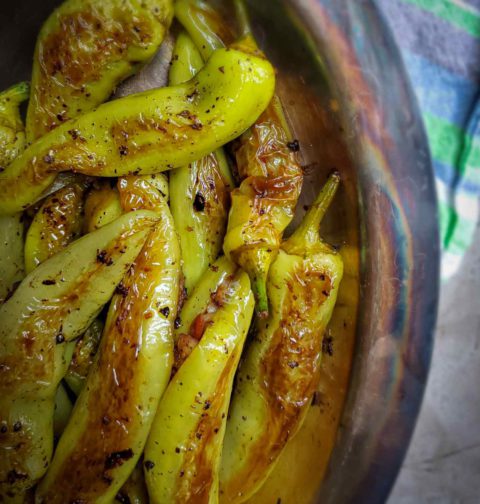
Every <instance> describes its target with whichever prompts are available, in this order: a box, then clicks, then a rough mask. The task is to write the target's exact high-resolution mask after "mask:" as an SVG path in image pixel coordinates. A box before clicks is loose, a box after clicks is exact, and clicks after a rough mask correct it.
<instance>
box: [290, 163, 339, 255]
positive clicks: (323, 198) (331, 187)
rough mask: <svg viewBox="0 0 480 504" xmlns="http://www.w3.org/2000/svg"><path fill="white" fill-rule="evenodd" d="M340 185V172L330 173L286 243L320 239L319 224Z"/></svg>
mask: <svg viewBox="0 0 480 504" xmlns="http://www.w3.org/2000/svg"><path fill="white" fill-rule="evenodd" d="M339 185H340V174H339V173H338V172H334V173H332V174H331V175H330V176H329V177H328V180H327V182H326V183H325V185H324V186H323V188H322V190H321V191H320V194H319V195H318V196H317V198H316V200H315V201H314V203H313V205H312V206H311V207H310V209H309V210H308V212H307V213H306V214H305V217H304V218H303V221H302V223H301V224H300V226H299V227H298V228H297V229H296V231H295V232H294V233H293V234H292V236H291V237H290V238H289V239H288V243H289V244H292V245H297V246H298V245H300V244H305V245H307V246H308V245H314V244H316V243H318V242H319V241H320V231H319V229H320V224H321V222H322V220H323V218H324V216H325V214H326V212H327V210H328V208H329V206H330V204H331V203H332V200H333V198H334V197H335V194H336V192H337V189H338V187H339Z"/></svg>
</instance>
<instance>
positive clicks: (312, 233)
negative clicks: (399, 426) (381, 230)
mask: <svg viewBox="0 0 480 504" xmlns="http://www.w3.org/2000/svg"><path fill="white" fill-rule="evenodd" d="M338 183H339V177H338V176H337V175H333V176H332V177H331V178H330V179H329V181H328V182H327V184H326V185H325V187H324V188H323V190H322V191H321V193H320V195H319V197H318V198H317V200H316V202H315V203H314V205H313V206H312V208H311V209H310V210H309V212H308V213H307V215H306V216H305V219H304V221H303V223H302V224H301V225H300V227H299V228H298V229H297V230H296V231H295V233H294V234H293V235H292V236H291V237H290V238H289V239H288V240H287V241H286V242H284V243H283V245H282V249H281V250H280V252H279V254H278V256H277V258H276V259H275V261H274V263H273V264H272V267H271V268H270V272H269V276H268V295H269V299H270V307H271V311H270V315H269V317H268V319H259V320H257V325H256V331H255V333H254V335H253V338H252V342H251V345H250V347H249V348H248V350H247V352H246V356H245V361H244V362H243V363H242V366H241V369H240V371H239V373H238V376H237V379H236V385H235V390H234V394H233V397H232V404H231V408H230V413H229V420H228V422H227V431H226V435H225V443H224V449H223V455H222V466H221V472H220V492H221V499H220V500H221V502H225V503H229V504H230V503H240V502H244V501H246V500H247V499H248V498H249V497H250V496H251V495H252V494H253V493H254V492H255V491H256V490H258V489H259V487H260V486H261V485H262V483H263V482H264V481H265V479H266V478H267V476H268V474H269V473H270V472H271V470H272V469H273V467H274V465H275V463H276V461H277V460H278V457H279V455H280V453H281V452H282V450H283V448H284V447H285V445H286V443H287V442H288V441H289V440H290V439H291V438H292V437H293V436H294V435H295V433H296V432H297V431H298V429H299V428H300V426H301V424H302V422H303V420H304V418H305V415H306V413H307V411H308V408H309V405H310V403H311V400H312V396H313V393H314V391H315V390H316V389H317V386H318V380H319V368H320V358H321V355H322V340H323V334H324V332H325V328H326V326H327V324H328V322H329V320H330V317H331V315H332V311H333V308H334V306H335V302H336V298H337V293H338V288H339V284H340V281H341V278H342V274H343V262H342V259H341V257H340V254H338V253H337V252H336V251H335V250H334V249H333V248H331V247H330V246H329V245H327V244H326V243H324V242H323V241H322V240H321V239H320V236H319V225H320V222H321V220H322V218H323V215H324V214H325V211H326V210H327V208H328V206H329V205H330V203H331V201H332V199H333V196H334V194H335V191H336V189H337V187H338Z"/></svg>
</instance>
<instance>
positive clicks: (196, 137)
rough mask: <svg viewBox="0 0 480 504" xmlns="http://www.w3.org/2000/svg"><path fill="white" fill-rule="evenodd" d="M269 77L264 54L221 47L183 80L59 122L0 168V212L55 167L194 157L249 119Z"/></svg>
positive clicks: (149, 166)
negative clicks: (184, 81) (192, 74)
mask: <svg viewBox="0 0 480 504" xmlns="http://www.w3.org/2000/svg"><path fill="white" fill-rule="evenodd" d="M274 82H275V77H274V72H273V68H272V66H271V65H270V64H269V63H268V62H267V61H265V60H264V59H262V58H257V57H254V56H252V55H249V54H246V53H244V52H241V51H236V50H224V49H223V50H218V51H216V52H215V53H214V54H212V56H211V58H210V59H209V61H208V62H207V64H206V65H205V67H204V68H203V69H202V70H201V71H200V72H199V73H198V74H197V76H196V77H194V78H193V79H192V80H190V81H188V82H186V83H185V84H180V85H178V86H174V87H168V88H162V89H156V90H152V91H147V92H144V93H140V94H138V95H131V96H128V97H126V98H120V99H118V100H115V101H113V102H109V103H105V104H103V105H100V107H98V109H96V110H95V111H92V112H87V113H86V114H84V115H83V116H81V117H79V118H77V119H73V120H70V121H67V122H65V123H63V124H62V125H61V126H59V127H58V128H56V129H55V130H53V131H51V132H50V133H47V134H46V135H45V136H43V137H42V138H40V139H39V140H37V141H36V142H35V143H33V144H32V145H31V146H30V147H29V148H28V149H27V150H26V151H25V152H24V153H23V155H21V156H19V157H18V158H16V159H15V160H14V161H13V162H12V163H11V164H10V165H9V166H8V167H7V168H6V170H5V171H4V172H2V173H0V193H1V194H2V199H1V200H0V215H3V214H9V213H15V212H17V211H20V210H21V209H22V208H25V207H26V206H28V205H29V204H30V203H31V202H32V201H35V199H36V198H37V197H38V195H39V194H41V193H42V192H43V191H44V190H45V189H46V188H47V187H48V186H49V185H50V184H51V183H52V182H53V180H54V178H55V175H56V174H57V173H59V172H62V171H68V170H73V171H75V172H78V173H84V174H87V175H97V176H123V175H128V174H132V173H135V174H149V173H157V172H160V171H164V170H167V169H171V168H178V167H180V166H184V165H186V164H188V163H190V162H192V161H194V160H196V159H199V158H200V157H202V156H205V155H207V154H209V153H210V152H213V151H214V150H215V149H216V148H218V147H220V146H221V145H223V144H224V143H226V142H228V141H230V140H231V139H233V138H235V137H236V136H238V135H239V134H240V133H241V132H243V131H244V130H245V129H246V128H248V127H249V126H250V125H251V124H252V123H253V122H254V121H255V120H256V119H257V117H258V116H259V115H260V114H261V113H262V111H263V110H264V109H265V107H266V106H267V104H268V102H269V101H270V99H271V97H272V93H273V88H274Z"/></svg>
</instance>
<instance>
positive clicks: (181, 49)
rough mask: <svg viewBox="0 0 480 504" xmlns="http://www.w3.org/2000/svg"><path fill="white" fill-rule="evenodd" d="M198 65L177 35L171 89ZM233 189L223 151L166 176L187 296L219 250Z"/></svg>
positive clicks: (185, 38) (187, 43)
mask: <svg viewBox="0 0 480 504" xmlns="http://www.w3.org/2000/svg"><path fill="white" fill-rule="evenodd" d="M202 66H203V60H202V57H201V55H200V53H199V51H198V49H197V48H196V46H195V44H194V43H193V41H192V40H191V39H190V37H189V36H188V35H187V34H186V33H185V32H181V33H180V34H179V35H178V37H177V41H176V44H175V49H174V57H173V59H172V65H171V68H170V84H172V85H174V84H179V83H181V82H185V81H188V80H189V79H190V78H192V77H193V76H195V75H196V74H197V72H198V71H199V70H200V69H201V68H202ZM233 186H234V184H233V179H232V176H231V173H230V167H229V166H228V162H227V159H226V157H225V154H224V152H223V149H218V150H217V151H216V152H215V153H212V154H209V155H208V156H205V157H203V158H201V159H199V160H198V161H194V162H193V163H190V165H188V166H184V167H181V168H178V169H177V170H174V171H172V173H171V174H170V193H171V197H170V208H171V210H172V215H173V219H174V221H175V226H176V228H177V231H178V234H179V237H180V244H181V248H182V258H183V274H184V276H185V287H186V289H187V292H191V291H192V290H193V288H194V287H195V285H196V284H197V282H198V281H199V279H200V278H201V276H202V275H203V273H204V272H205V271H206V269H207V268H208V266H209V265H210V264H213V263H214V262H215V260H216V259H217V257H218V255H219V253H220V251H221V250H222V244H223V238H224V236H225V231H226V227H227V218H228V209H229V206H230V196H229V193H230V190H231V189H233Z"/></svg>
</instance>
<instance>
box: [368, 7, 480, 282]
mask: <svg viewBox="0 0 480 504" xmlns="http://www.w3.org/2000/svg"><path fill="white" fill-rule="evenodd" d="M377 4H378V5H379V7H380V8H381V10H382V11H383V13H384V15H385V17H386V19H387V21H388V22H389V24H390V25H391V28H392V30H393V33H394V35H395V37H396V39H397V43H398V45H399V47H400V50H401V53H402V56H403V60H404V63H405V66H406V68H407V70H408V72H409V73H410V78H411V81H412V85H413V88H414V90H415V92H416V94H417V97H418V102H419V105H420V109H421V112H422V114H423V119H424V123H425V127H426V131H427V135H428V137H429V140H430V148H431V152H432V157H433V166H434V170H435V176H436V183H437V192H438V200H439V210H440V212H439V215H440V229H441V240H442V250H443V256H442V279H444V280H447V279H448V278H450V277H452V276H453V275H454V274H455V273H456V272H457V271H458V269H459V267H460V264H461V259H462V257H463V255H464V253H465V251H466V250H467V249H468V247H469V246H470V244H471V242H472V239H473V236H474V232H475V229H476V226H477V222H478V218H479V196H480V0H377Z"/></svg>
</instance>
